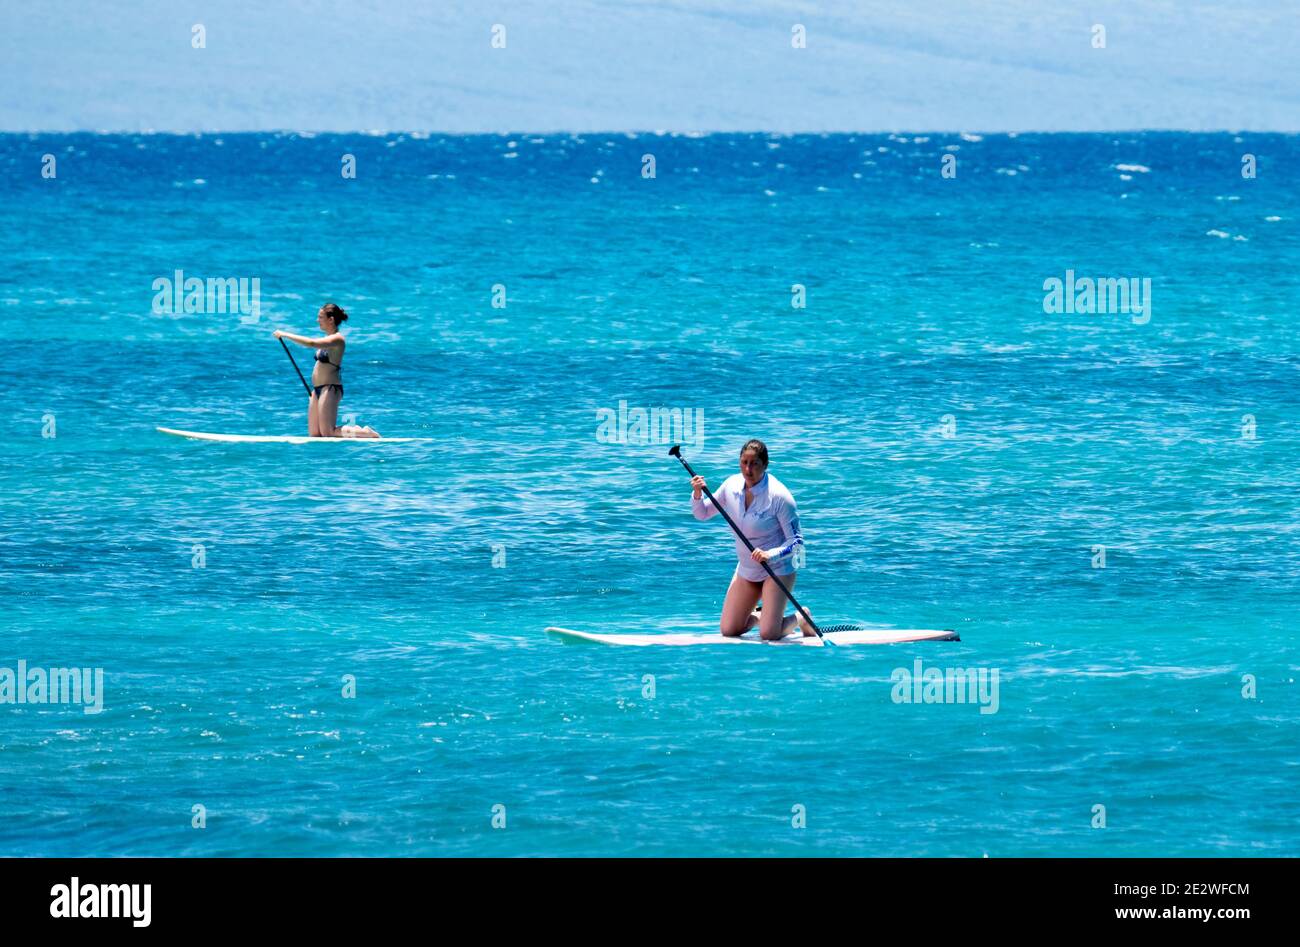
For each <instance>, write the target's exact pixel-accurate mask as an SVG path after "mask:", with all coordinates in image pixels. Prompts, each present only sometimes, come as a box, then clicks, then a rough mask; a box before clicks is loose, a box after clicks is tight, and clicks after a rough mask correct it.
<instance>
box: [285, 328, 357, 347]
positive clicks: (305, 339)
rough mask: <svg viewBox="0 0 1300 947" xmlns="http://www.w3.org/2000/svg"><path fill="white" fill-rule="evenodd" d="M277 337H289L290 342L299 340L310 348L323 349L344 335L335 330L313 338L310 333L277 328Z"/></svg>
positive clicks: (298, 341)
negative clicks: (295, 332)
mask: <svg viewBox="0 0 1300 947" xmlns="http://www.w3.org/2000/svg"><path fill="white" fill-rule="evenodd" d="M275 337H276V338H277V339H288V340H289V341H290V342H297V343H298V344H299V345H305V346H307V347H308V348H310V349H323V348H325V347H326V346H327V345H333V344H334V343H335V342H338V341H339V340H341V339H342V338H343V336H342V335H340V334H339V333H337V332H335V333H334V334H333V335H327V336H324V337H323V338H319V339H313V338H312V337H311V336H309V335H294V334H293V333H292V332H284V331H282V330H280V329H276V330H275Z"/></svg>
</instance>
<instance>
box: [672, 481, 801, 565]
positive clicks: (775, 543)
mask: <svg viewBox="0 0 1300 947" xmlns="http://www.w3.org/2000/svg"><path fill="white" fill-rule="evenodd" d="M750 492H751V493H752V494H753V499H752V500H751V501H750V504H749V509H748V510H747V509H745V478H744V477H743V476H741V475H740V474H732V475H731V476H730V477H728V478H727V479H726V480H724V481H723V482H722V486H720V487H718V489H716V490H714V491H713V495H714V496H715V497H717V498H718V502H719V503H720V504H722V507H723V509H725V510H726V511H727V513H728V514H730V516H731V518H732V519H733V520H735V521H736V525H737V526H739V527H740V531H741V532H742V533H744V534H745V537H746V538H747V539H748V540H749V541H750V542H751V543H753V544H754V547H755V548H756V549H763V550H767V551H768V552H770V553H771V556H770V557H769V559H768V561H767V564H768V565H769V566H771V567H772V571H773V572H775V573H776V574H777V575H789V574H790V573H792V572H793V571H794V566H793V564H792V563H791V561H790V556H791V554H792V553H793V552H794V550H795V547H796V546H802V545H803V534H802V533H800V532H799V511H798V510H797V509H796V508H795V505H794V497H792V496H791V495H790V491H789V490H787V489H786V488H785V484H783V483H782V482H781V481H780V480H777V479H776V478H775V477H773V476H772V475H771V474H763V479H762V480H760V481H759V482H758V483H757V485H755V486H754V487H753V488H752V489H751V491H750ZM691 513H693V514H694V515H695V518H696V519H697V520H707V519H709V518H710V517H713V516H717V515H718V510H717V508H716V507H715V506H714V505H713V504H712V503H711V502H709V498H708V497H707V496H705V495H704V494H703V493H701V494H700V496H699V499H696V498H695V497H694V496H692V497H691ZM736 559H737V560H738V563H737V566H736V572H737V573H738V574H739V575H740V577H741V578H742V579H748V580H749V581H751V582H762V581H763V580H764V579H766V578H767V572H766V571H765V570H764V569H763V567H762V566H761V565H759V564H758V563H757V562H755V561H754V560H753V559H751V558H750V557H749V548H748V547H747V546H746V545H745V544H744V543H743V542H741V541H740V537H736Z"/></svg>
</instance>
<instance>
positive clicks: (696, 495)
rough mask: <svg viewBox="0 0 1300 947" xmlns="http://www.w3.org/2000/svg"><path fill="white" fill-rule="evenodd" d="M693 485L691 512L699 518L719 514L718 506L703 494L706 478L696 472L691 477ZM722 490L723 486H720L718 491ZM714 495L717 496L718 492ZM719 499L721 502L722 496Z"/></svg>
mask: <svg viewBox="0 0 1300 947" xmlns="http://www.w3.org/2000/svg"><path fill="white" fill-rule="evenodd" d="M691 487H692V493H691V514H692V515H693V516H694V517H695V518H696V519H697V520H707V519H709V518H710V517H713V516H717V515H718V508H717V506H715V505H714V504H712V503H710V502H709V498H708V497H706V496H703V495H702V491H703V490H704V478H703V477H701V476H699V475H698V474H696V475H695V476H694V477H692V478H691ZM721 490H722V487H719V488H718V491H719V492H721ZM714 496H717V494H716V493H715V494H714ZM718 499H719V502H721V497H719V498H718Z"/></svg>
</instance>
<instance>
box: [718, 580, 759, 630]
mask: <svg viewBox="0 0 1300 947" xmlns="http://www.w3.org/2000/svg"><path fill="white" fill-rule="evenodd" d="M761 594H763V586H762V585H760V584H759V583H757V582H750V581H749V580H748V579H742V578H741V577H740V576H738V575H733V576H732V577H731V586H730V587H729V588H728V589H727V598H726V601H724V602H723V603H722V620H721V622H719V626H720V627H721V629H722V633H723V634H724V635H726V636H727V637H728V638H735V637H737V636H739V635H743V634H744V633H745V632H747V631H749V629H751V628H753V627H754V614H753V612H754V606H755V605H757V604H758V597H759V596H760V595H761Z"/></svg>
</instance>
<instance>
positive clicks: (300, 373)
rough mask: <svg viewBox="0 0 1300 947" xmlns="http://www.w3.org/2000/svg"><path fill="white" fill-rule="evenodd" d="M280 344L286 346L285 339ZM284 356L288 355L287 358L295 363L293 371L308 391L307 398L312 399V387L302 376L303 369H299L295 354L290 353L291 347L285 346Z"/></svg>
mask: <svg viewBox="0 0 1300 947" xmlns="http://www.w3.org/2000/svg"><path fill="white" fill-rule="evenodd" d="M280 344H281V345H284V339H281V340H280ZM284 354H285V355H287V356H289V361H291V362H292V363H293V370H294V371H295V372H297V373H298V380H299V381H301V382H302V386H303V387H304V388H306V389H307V397H309V398H310V397H311V385H309V384H307V379H306V378H303V376H302V369H301V368H299V367H298V360H297V359H296V358H294V357H293V353H292V352H290V351H289V346H287V345H284Z"/></svg>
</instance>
